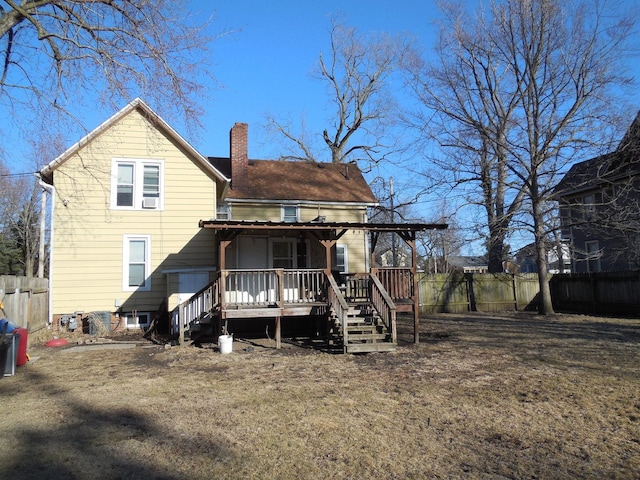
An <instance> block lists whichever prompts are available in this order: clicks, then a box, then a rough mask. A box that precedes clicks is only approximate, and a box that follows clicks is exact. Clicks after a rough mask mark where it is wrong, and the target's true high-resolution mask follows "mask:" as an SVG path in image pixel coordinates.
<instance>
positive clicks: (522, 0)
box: [409, 0, 633, 312]
mask: <svg viewBox="0 0 640 480" xmlns="http://www.w3.org/2000/svg"><path fill="white" fill-rule="evenodd" d="M613 7H614V6H613V5H608V4H607V2H606V1H604V2H600V1H599V0H593V2H592V3H585V2H569V3H567V2H563V3H562V4H561V3H560V2H557V1H556V0H539V1H531V0H509V1H505V2H495V3H492V4H491V8H490V10H489V11H482V10H481V11H480V12H479V14H478V16H477V20H475V21H470V20H469V19H468V18H466V17H465V16H464V14H463V11H462V10H461V9H455V8H450V9H446V10H445V15H446V18H447V22H446V23H445V25H444V26H443V29H442V36H441V41H440V43H439V45H438V48H437V54H438V58H439V63H438V65H437V66H436V67H430V66H428V65H426V64H425V63H424V62H423V61H422V60H421V59H419V58H417V59H414V60H413V63H411V64H410V65H409V67H410V68H409V72H410V79H411V85H412V86H413V89H414V92H415V93H416V97H417V98H418V99H419V100H420V102H421V103H422V104H423V105H424V107H426V109H428V111H429V112H432V113H431V117H430V118H432V119H433V120H434V122H433V124H432V125H431V126H430V128H429V129H428V130H426V131H428V132H429V134H430V135H431V136H432V138H434V139H438V140H439V143H440V144H441V145H446V146H447V148H448V149H449V150H452V152H453V155H451V156H449V155H447V157H446V159H445V160H443V161H441V162H440V165H442V166H443V167H444V168H446V169H448V171H449V172H454V173H453V175H452V182H453V181H455V182H460V181H466V182H476V184H477V186H478V192H479V193H480V194H481V196H482V200H483V206H484V208H485V211H486V213H487V226H486V227H487V230H488V253H489V269H490V271H499V270H500V269H501V263H502V260H505V258H501V256H503V255H504V251H505V250H504V246H505V245H504V242H505V239H506V238H507V235H508V233H509V232H510V231H511V229H512V221H513V220H514V218H515V217H516V216H520V215H522V214H523V213H526V215H527V216H529V217H530V218H531V223H530V224H531V227H532V228H531V233H533V236H534V238H535V243H536V248H537V251H538V252H537V253H538V272H539V275H540V278H541V289H542V293H543V295H542V296H543V303H544V306H543V310H544V311H545V312H549V311H551V306H550V297H549V295H548V284H546V277H545V276H544V274H546V263H545V250H544V247H545V245H546V243H547V238H546V237H547V235H548V233H549V230H548V225H547V224H546V222H545V219H546V218H547V215H548V211H549V208H550V206H551V205H552V200H553V188H554V186H555V183H556V182H557V180H558V175H560V174H562V173H563V172H564V170H565V169H566V166H567V165H569V164H570V163H571V162H572V161H573V160H574V159H575V156H576V155H577V154H580V153H581V152H584V148H585V146H596V145H599V144H603V143H606V142H607V141H608V138H606V137H605V136H604V135H603V133H606V132H608V131H609V129H608V126H609V125H610V124H611V123H612V119H615V118H616V116H617V112H614V111H613V110H612V109H611V108H610V105H613V104H615V103H613V102H611V101H610V100H611V98H612V97H611V95H612V93H614V92H615V89H616V88H619V87H620V86H623V85H625V84H626V83H627V82H628V79H627V78H625V77H624V75H623V74H622V73H621V72H622V71H623V70H622V69H621V68H620V67H621V65H620V62H619V60H620V59H621V58H622V57H623V55H624V53H625V50H624V44H625V42H626V41H627V40H628V38H629V35H630V33H631V30H630V28H631V26H632V25H633V22H632V21H630V20H629V19H626V18H625V19H622V20H615V17H612V16H610V14H611V12H612V11H614V9H613ZM605 8H606V9H607V10H606V11H607V16H606V17H605V14H604V12H605V10H604V9H605ZM620 18H622V17H620ZM612 19H613V20H612ZM613 32H615V33H614V34H613V35H612V33H613ZM421 118H423V117H421V116H417V117H415V118H414V121H415V120H417V121H419V120H420V119H421ZM419 127H420V128H421V129H422V128H424V127H423V126H422V125H419ZM451 158H454V159H455V160H456V163H453V162H449V161H448V160H449V159H451ZM461 164H462V165H461ZM461 172H462V173H461ZM461 175H462V178H461ZM543 284H546V289H547V291H546V292H545V291H544V286H545V285H543Z"/></svg>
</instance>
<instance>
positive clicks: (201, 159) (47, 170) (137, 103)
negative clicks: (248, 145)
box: [39, 98, 231, 193]
mask: <svg viewBox="0 0 640 480" xmlns="http://www.w3.org/2000/svg"><path fill="white" fill-rule="evenodd" d="M135 109H139V110H141V111H143V112H144V114H145V116H147V117H148V118H149V119H150V120H151V121H153V122H154V123H155V124H156V125H159V126H160V127H161V128H162V129H163V130H165V132H166V133H167V134H168V135H169V136H170V137H171V138H172V139H173V140H175V141H176V143H178V144H179V145H180V146H181V147H182V148H184V149H185V150H186V151H187V152H188V153H189V154H190V155H192V156H193V157H194V158H195V159H196V160H197V161H198V163H200V164H201V165H202V166H203V167H204V168H205V169H206V170H207V171H208V172H210V173H211V174H212V175H213V176H214V177H215V178H216V179H217V180H218V181H220V182H221V183H222V184H223V188H222V190H223V193H225V192H226V190H227V188H228V186H229V184H230V182H231V180H230V179H229V178H227V177H225V176H224V175H223V174H222V173H221V172H220V171H219V170H218V169H217V168H215V167H214V166H213V165H211V164H210V163H209V161H208V160H207V158H206V157H205V156H203V155H202V154H201V153H200V152H198V151H197V150H196V149H195V148H194V147H193V146H192V145H191V144H190V143H189V142H188V141H187V140H185V139H184V138H183V137H182V135H180V134H179V133H178V132H176V130H174V129H173V127H171V126H170V125H169V124H168V123H167V122H166V121H165V120H164V119H163V118H162V117H161V116H160V115H158V114H157V113H156V112H155V111H153V109H152V108H151V107H149V106H148V105H147V104H146V103H145V102H144V101H143V100H142V99H141V98H136V99H134V100H133V101H131V102H129V103H128V104H127V105H126V106H125V107H124V108H122V109H120V110H119V111H118V112H116V113H115V114H113V115H112V116H111V117H109V118H108V119H107V120H105V121H104V122H102V123H101V124H100V125H99V126H98V127H96V128H95V129H93V130H92V131H91V132H89V133H88V134H87V135H85V136H84V137H82V138H81V139H80V140H78V141H77V142H76V143H74V144H73V145H72V146H71V147H69V148H68V149H67V150H65V151H64V152H63V153H62V154H60V155H58V156H57V157H56V158H55V159H54V160H53V161H51V162H50V163H49V164H47V165H45V166H44V167H42V168H41V169H40V172H39V173H40V175H41V176H42V177H47V176H49V175H50V174H51V173H52V172H53V171H54V170H55V169H56V168H58V167H59V166H60V165H62V164H63V163H64V162H65V161H67V160H68V159H69V158H70V157H71V156H72V155H74V154H75V153H77V152H78V151H79V150H80V149H81V148H83V147H84V146H86V145H88V144H89V143H91V142H92V141H93V140H94V139H95V138H96V137H98V136H99V135H101V134H102V133H103V132H105V131H106V130H108V129H109V128H110V127H111V126H113V125H114V124H115V123H116V122H118V121H120V120H121V119H122V118H124V117H125V116H126V115H128V114H129V113H131V112H132V111H133V110H135Z"/></svg>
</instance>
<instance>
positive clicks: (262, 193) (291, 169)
mask: <svg viewBox="0 0 640 480" xmlns="http://www.w3.org/2000/svg"><path fill="white" fill-rule="evenodd" d="M209 160H210V161H211V162H212V163H213V165H214V166H216V168H218V169H219V170H220V171H221V172H224V173H225V174H226V175H230V173H231V165H230V160H229V159H228V158H217V157H211V158H209ZM227 198H228V199H231V200H259V201H264V200H284V201H287V200H291V201H294V200H302V201H311V202H339V203H362V204H376V203H377V201H376V198H375V196H374V195H373V193H372V192H371V188H369V185H368V184H367V182H366V181H365V179H364V177H363V176H362V172H361V171H360V169H359V168H358V167H357V165H355V164H352V163H346V164H333V163H315V162H290V161H284V160H249V164H248V167H247V179H246V184H245V185H244V186H242V188H238V187H235V188H234V185H233V180H232V183H231V188H230V189H229V190H228V192H227Z"/></svg>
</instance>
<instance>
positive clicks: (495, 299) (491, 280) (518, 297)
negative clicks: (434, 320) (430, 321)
mask: <svg viewBox="0 0 640 480" xmlns="http://www.w3.org/2000/svg"><path fill="white" fill-rule="evenodd" d="M418 285H419V290H420V313H421V314H428V313H462V312H472V311H478V312H500V311H508V310H529V309H535V308H536V307H537V303H536V302H537V296H538V292H539V288H538V276H537V275H536V274H532V273H526V274H520V275H511V274H507V273H498V274H493V273H482V274H480V273H465V274H463V273H449V274H446V273H438V274H428V275H427V274H425V275H422V276H420V277H419V278H418Z"/></svg>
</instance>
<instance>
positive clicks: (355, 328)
mask: <svg viewBox="0 0 640 480" xmlns="http://www.w3.org/2000/svg"><path fill="white" fill-rule="evenodd" d="M347 332H349V333H352V332H371V333H377V332H378V326H377V325H347Z"/></svg>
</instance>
